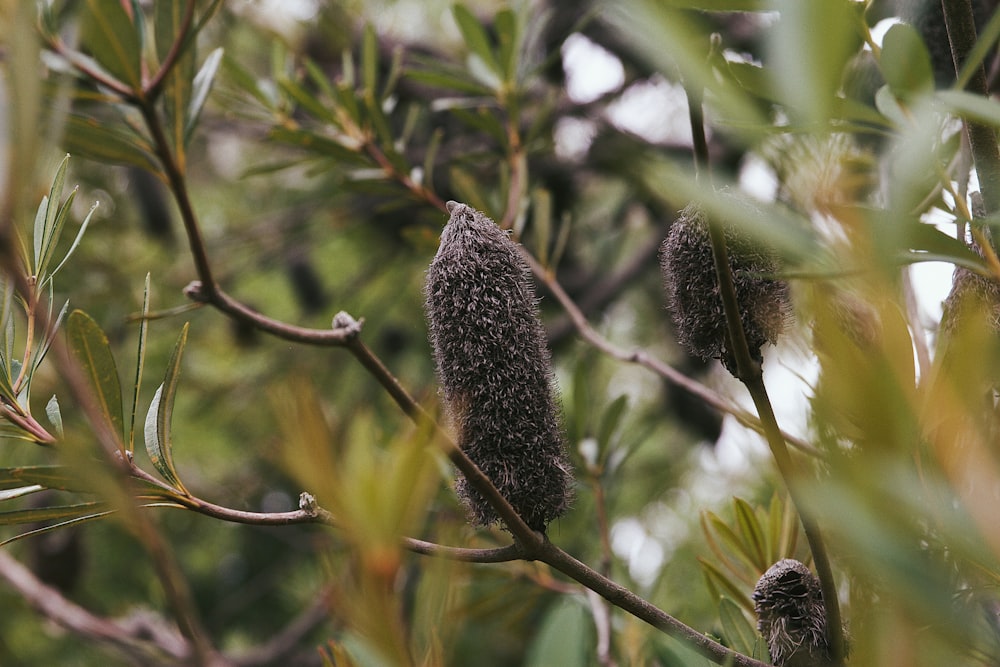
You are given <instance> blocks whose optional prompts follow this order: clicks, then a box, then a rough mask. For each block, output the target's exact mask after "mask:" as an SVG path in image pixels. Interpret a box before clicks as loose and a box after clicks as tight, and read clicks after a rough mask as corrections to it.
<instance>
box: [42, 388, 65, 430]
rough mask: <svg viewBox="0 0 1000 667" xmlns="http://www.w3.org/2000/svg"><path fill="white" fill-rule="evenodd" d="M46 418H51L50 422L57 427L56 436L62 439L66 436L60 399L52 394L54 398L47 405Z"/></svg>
mask: <svg viewBox="0 0 1000 667" xmlns="http://www.w3.org/2000/svg"><path fill="white" fill-rule="evenodd" d="M45 416H46V417H48V418H49V421H50V422H51V423H52V425H53V426H54V427H55V429H56V435H58V436H59V438H62V437H63V436H64V433H63V421H62V410H60V409H59V399H58V398H56V395H55V394H52V398H50V399H49V402H48V403H46V404H45Z"/></svg>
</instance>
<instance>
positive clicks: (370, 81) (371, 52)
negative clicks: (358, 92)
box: [361, 24, 378, 100]
mask: <svg viewBox="0 0 1000 667" xmlns="http://www.w3.org/2000/svg"><path fill="white" fill-rule="evenodd" d="M361 83H362V85H363V86H364V89H363V90H364V93H365V96H366V97H370V98H371V99H373V100H375V99H377V98H378V93H377V91H376V88H375V86H376V85H377V83H378V37H376V35H375V28H373V27H372V26H371V24H368V25H366V26H365V31H364V35H362V37H361Z"/></svg>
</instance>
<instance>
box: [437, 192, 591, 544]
mask: <svg viewBox="0 0 1000 667" xmlns="http://www.w3.org/2000/svg"><path fill="white" fill-rule="evenodd" d="M448 211H449V212H450V213H451V217H450V219H449V220H448V224H447V225H446V226H445V228H444V230H443V231H442V232H441V246H440V248H439V249H438V253H437V255H436V256H435V257H434V260H433V261H432V262H431V265H430V268H429V269H428V271H427V283H426V287H425V294H426V311H427V319H428V323H429V328H430V339H431V344H432V346H433V348H434V359H435V361H436V363H437V371H438V377H439V380H440V382H441V388H442V394H443V397H444V402H445V405H446V407H447V409H448V414H449V417H450V419H451V421H452V423H453V425H454V427H455V429H456V431H457V434H458V443H459V446H460V447H461V448H462V450H463V451H465V453H466V454H468V456H469V458H471V459H472V460H473V461H474V462H475V463H476V465H478V466H479V467H480V468H482V470H483V472H484V473H486V475H487V476H488V477H489V478H490V479H491V480H492V481H493V483H494V484H495V485H496V486H497V488H498V489H499V491H500V492H501V493H502V494H503V496H504V497H505V498H506V499H507V500H508V501H509V502H510V503H511V505H512V506H513V507H514V509H515V510H517V512H518V513H519V514H520V515H521V517H522V518H523V519H524V520H525V522H526V523H527V524H528V525H529V526H531V527H532V528H534V529H535V530H545V527H546V526H547V525H548V523H549V522H550V521H552V520H553V519H555V518H556V517H559V516H561V515H562V514H564V513H565V512H566V510H567V509H568V507H569V503H570V500H571V496H572V491H571V486H572V481H573V480H572V473H571V471H570V465H569V461H568V458H567V454H566V444H565V437H564V434H563V430H562V422H561V420H560V417H559V413H558V411H557V409H556V400H555V397H554V395H553V390H552V371H551V366H550V358H549V352H548V349H547V348H546V339H545V331H544V329H543V328H542V324H541V320H540V319H539V313H538V305H537V302H536V299H535V294H534V288H533V285H532V282H531V280H530V278H529V276H528V267H527V265H526V263H525V262H524V259H523V258H522V257H521V254H520V252H519V251H518V249H517V246H516V245H515V244H514V243H513V242H512V241H511V240H510V239H509V238H508V236H507V234H506V233H505V232H504V231H503V230H501V229H500V228H498V227H497V226H496V225H495V224H494V223H493V221H492V220H490V219H489V218H488V217H486V216H485V215H483V214H482V213H480V212H479V211H476V210H474V209H472V208H470V207H469V206H466V205H464V204H459V203H457V202H448ZM456 486H457V492H458V494H459V496H460V497H461V498H462V500H463V501H464V502H465V504H466V506H467V507H468V509H469V512H470V515H471V518H472V520H473V521H474V523H477V524H483V525H486V524H491V523H495V522H497V521H498V520H499V518H498V517H497V515H496V512H495V511H494V509H493V508H492V507H491V506H490V505H489V503H487V502H486V500H485V499H484V498H483V497H482V496H481V495H480V494H479V493H478V492H477V491H476V490H475V489H474V488H472V487H470V486H469V485H468V483H467V482H466V480H465V479H459V481H458V483H457V485H456Z"/></svg>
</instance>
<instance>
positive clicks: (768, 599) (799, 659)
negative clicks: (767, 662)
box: [753, 558, 831, 667]
mask: <svg viewBox="0 0 1000 667" xmlns="http://www.w3.org/2000/svg"><path fill="white" fill-rule="evenodd" d="M753 605H754V611H756V612H757V629H758V630H759V631H760V634H761V635H762V636H763V637H764V641H765V642H767V648H768V650H769V651H770V652H771V660H772V662H774V664H775V665H777V666H778V667H825V666H826V665H830V664H831V661H830V653H829V645H828V643H827V635H826V610H825V608H824V607H823V591H822V590H821V588H820V583H819V579H817V578H816V575H814V574H813V573H812V572H810V571H809V568H807V567H806V566H805V565H803V564H802V563H800V562H799V561H797V560H793V559H790V558H785V559H783V560H779V561H778V562H777V563H775V564H774V565H772V566H771V567H770V568H768V570H767V572H765V573H764V576H762V577H761V578H760V580H759V581H758V582H757V585H756V586H755V587H754V589H753Z"/></svg>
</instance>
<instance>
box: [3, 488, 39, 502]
mask: <svg viewBox="0 0 1000 667" xmlns="http://www.w3.org/2000/svg"><path fill="white" fill-rule="evenodd" d="M44 490H45V487H44V486H41V485H39V484H32V485H31V486H19V487H17V488H16V489H7V490H5V491H0V501H4V500H13V499H14V498H20V497H22V496H27V495H31V494H32V493H38V492H39V491H44Z"/></svg>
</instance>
